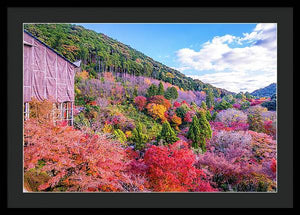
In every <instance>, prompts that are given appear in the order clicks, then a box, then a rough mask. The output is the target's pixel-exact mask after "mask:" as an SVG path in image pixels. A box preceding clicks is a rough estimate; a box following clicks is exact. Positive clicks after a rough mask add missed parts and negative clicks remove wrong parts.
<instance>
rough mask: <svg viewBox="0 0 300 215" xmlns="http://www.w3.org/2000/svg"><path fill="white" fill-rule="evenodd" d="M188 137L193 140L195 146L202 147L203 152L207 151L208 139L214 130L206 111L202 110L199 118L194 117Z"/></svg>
mask: <svg viewBox="0 0 300 215" xmlns="http://www.w3.org/2000/svg"><path fill="white" fill-rule="evenodd" d="M187 137H188V138H189V139H190V140H192V146H193V148H196V149H197V148H199V147H200V148H201V150H202V151H203V152H205V151H206V140H207V139H210V138H211V137H212V130H211V127H210V124H209V122H208V121H207V119H206V115H205V112H203V111H201V112H200V117H199V119H198V118H197V116H194V117H193V120H192V123H191V125H190V128H189V131H188V133H187Z"/></svg>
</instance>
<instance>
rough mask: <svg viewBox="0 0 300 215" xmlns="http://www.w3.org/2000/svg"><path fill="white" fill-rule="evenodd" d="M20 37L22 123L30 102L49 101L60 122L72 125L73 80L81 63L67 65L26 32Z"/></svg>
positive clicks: (62, 57)
mask: <svg viewBox="0 0 300 215" xmlns="http://www.w3.org/2000/svg"><path fill="white" fill-rule="evenodd" d="M23 36H24V37H23V60H24V62H23V103H24V119H25V120H27V119H28V118H29V117H30V105H29V102H30V101H31V100H32V98H36V99H37V100H40V101H41V100H44V99H52V100H55V105H56V108H57V109H59V111H60V118H59V120H67V121H68V124H69V125H73V110H74V99H75V98H74V97H75V95H74V77H75V73H76V72H77V71H78V70H80V61H77V62H75V63H73V62H71V61H69V60H68V59H66V58H65V57H64V56H62V55H61V54H59V53H58V52H56V51H55V50H54V49H52V48H51V47H49V46H48V45H47V44H45V43H43V42H42V41H40V40H39V39H37V38H36V37H34V36H33V35H32V34H30V33H29V32H27V31H25V30H24V33H23Z"/></svg>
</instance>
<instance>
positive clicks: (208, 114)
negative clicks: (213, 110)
mask: <svg viewBox="0 0 300 215" xmlns="http://www.w3.org/2000/svg"><path fill="white" fill-rule="evenodd" d="M205 117H206V119H207V121H210V120H211V118H212V116H211V114H210V111H209V110H207V111H206V114H205Z"/></svg>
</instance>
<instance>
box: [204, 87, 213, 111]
mask: <svg viewBox="0 0 300 215" xmlns="http://www.w3.org/2000/svg"><path fill="white" fill-rule="evenodd" d="M206 105H207V107H208V108H211V107H212V106H213V105H214V95H213V92H212V90H211V89H208V90H207V92H206Z"/></svg>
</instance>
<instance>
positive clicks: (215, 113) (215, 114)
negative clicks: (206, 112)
mask: <svg viewBox="0 0 300 215" xmlns="http://www.w3.org/2000/svg"><path fill="white" fill-rule="evenodd" d="M217 115H218V113H217V111H215V112H214V113H213V115H212V116H211V120H212V121H214V120H215V119H216V117H217Z"/></svg>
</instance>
